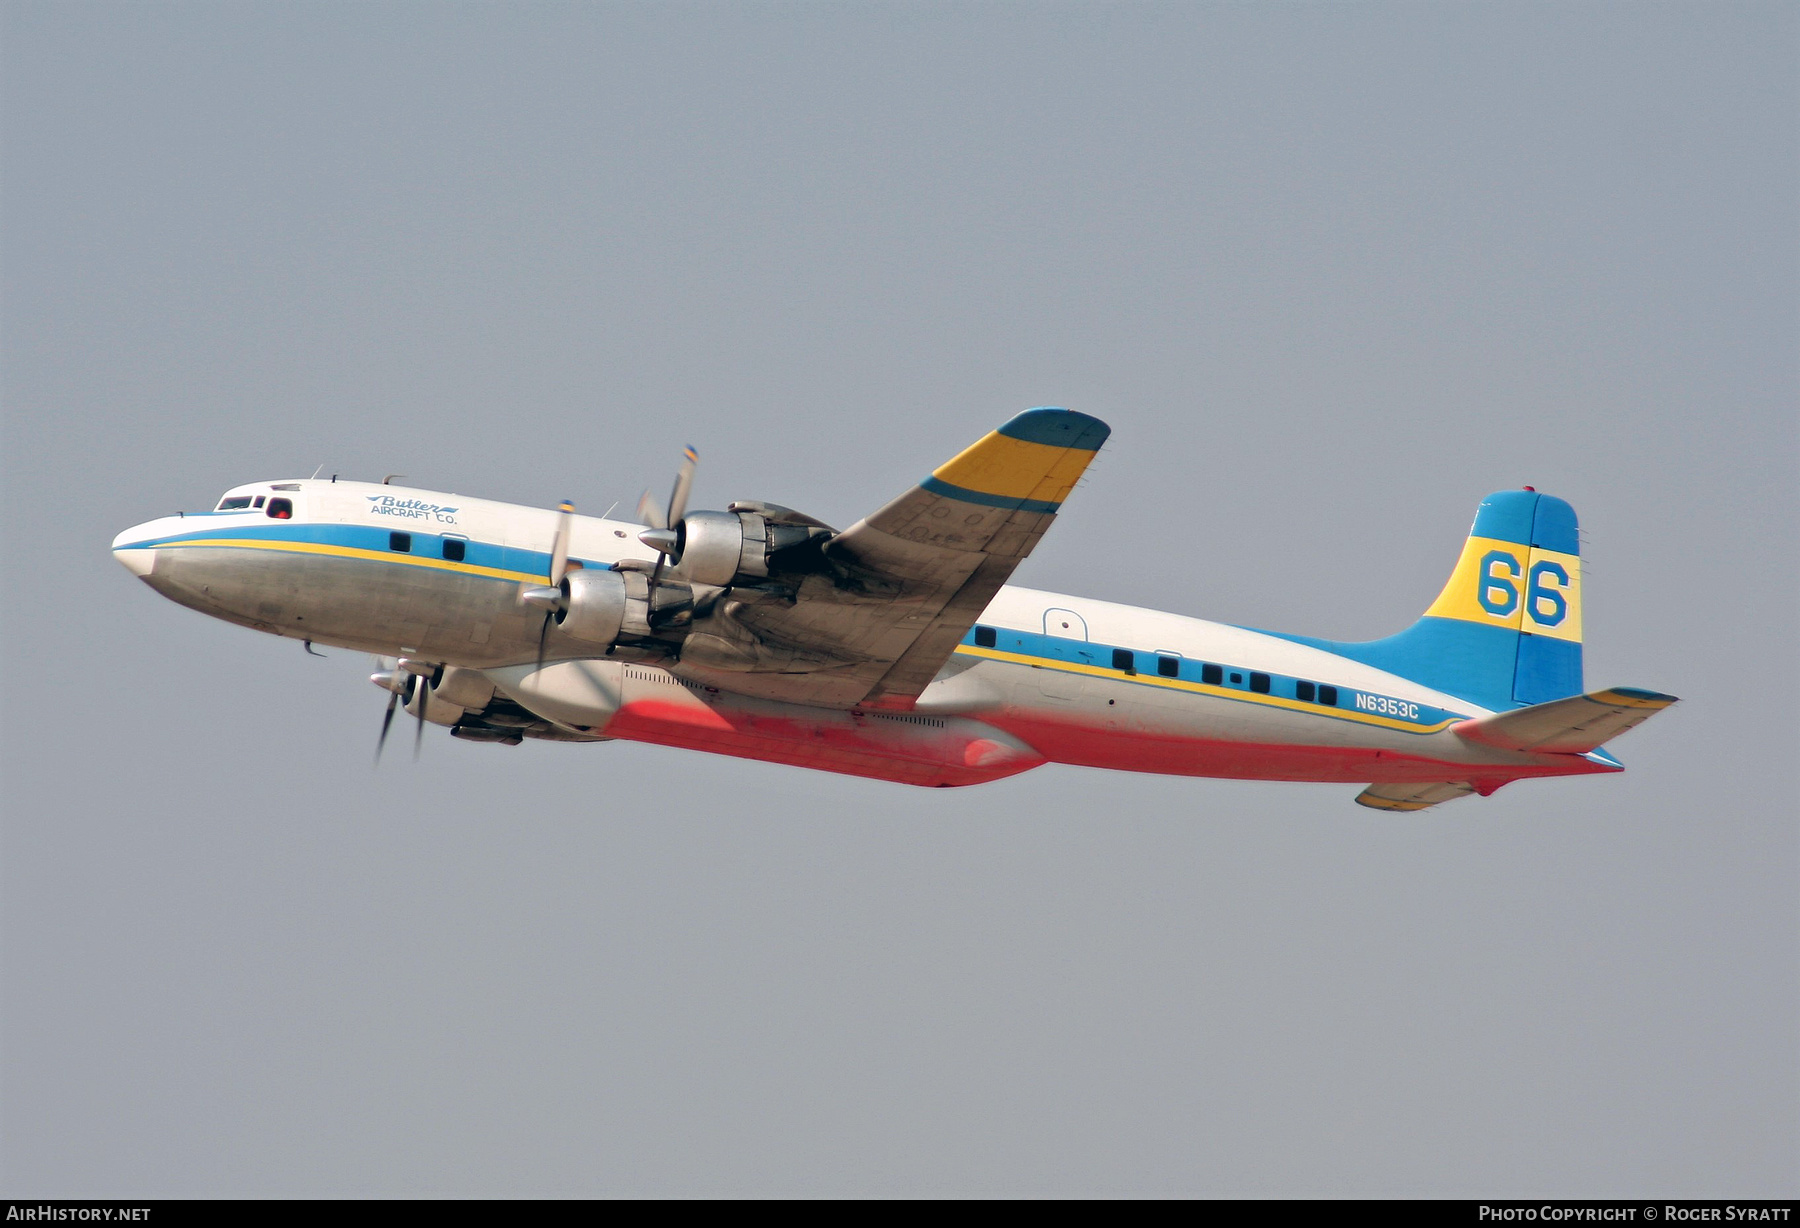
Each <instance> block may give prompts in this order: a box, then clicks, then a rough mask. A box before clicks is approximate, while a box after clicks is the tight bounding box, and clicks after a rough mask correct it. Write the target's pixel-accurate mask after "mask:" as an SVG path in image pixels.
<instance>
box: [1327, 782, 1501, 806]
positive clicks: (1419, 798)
mask: <svg viewBox="0 0 1800 1228" xmlns="http://www.w3.org/2000/svg"><path fill="white" fill-rule="evenodd" d="M1473 792H1475V786H1474V785H1472V784H1469V783H1468V782H1466V781H1460V780H1446V781H1442V782H1440V783H1437V784H1427V785H1419V784H1399V785H1370V786H1369V787H1368V788H1366V789H1364V790H1363V791H1362V792H1361V793H1358V794H1357V795H1356V804H1357V805H1358V806H1368V807H1369V808H1371V809H1373V810H1424V809H1425V808H1426V807H1427V806H1436V805H1438V804H1440V803H1442V802H1448V801H1454V800H1455V799H1457V798H1459V797H1467V796H1468V795H1469V794H1471V793H1473Z"/></svg>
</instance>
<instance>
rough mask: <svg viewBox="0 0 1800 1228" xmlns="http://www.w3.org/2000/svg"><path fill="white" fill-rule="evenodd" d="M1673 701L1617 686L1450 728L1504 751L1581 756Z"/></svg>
mask: <svg viewBox="0 0 1800 1228" xmlns="http://www.w3.org/2000/svg"><path fill="white" fill-rule="evenodd" d="M1674 702H1676V700H1675V697H1674V696H1673V695H1664V694H1662V693H1660V692H1658V691H1641V690H1638V689H1637V688H1636V687H1624V686H1616V687H1613V688H1612V689H1610V690H1606V691H1594V692H1592V693H1590V694H1587V695H1571V696H1570V697H1569V698H1567V699H1553V700H1551V701H1550V702H1549V703H1544V704H1533V705H1532V706H1531V707H1529V708H1516V709H1514V710H1513V711H1511V712H1496V713H1495V714H1494V715H1493V716H1483V717H1478V718H1477V719H1475V720H1472V721H1463V722H1461V723H1460V724H1457V725H1455V726H1453V729H1454V730H1455V732H1456V734H1457V736H1458V737H1461V738H1464V739H1466V740H1467V741H1470V742H1480V743H1481V744H1482V745H1484V746H1497V747H1499V748H1500V749H1502V750H1522V751H1535V752H1539V753H1545V752H1552V753H1559V754H1569V755H1583V754H1586V753H1587V752H1588V751H1591V750H1593V749H1595V748H1596V747H1598V746H1601V745H1603V744H1604V743H1607V742H1610V741H1612V740H1613V739H1614V738H1616V737H1618V736H1619V735H1620V734H1622V733H1624V732H1625V731H1626V730H1628V729H1634V728H1636V727H1637V726H1639V725H1641V724H1643V723H1644V722H1645V721H1647V720H1649V719H1650V718H1651V717H1653V716H1655V715H1656V714H1657V713H1658V712H1661V711H1662V710H1663V709H1664V708H1666V707H1668V706H1669V705H1670V704H1672V703H1674Z"/></svg>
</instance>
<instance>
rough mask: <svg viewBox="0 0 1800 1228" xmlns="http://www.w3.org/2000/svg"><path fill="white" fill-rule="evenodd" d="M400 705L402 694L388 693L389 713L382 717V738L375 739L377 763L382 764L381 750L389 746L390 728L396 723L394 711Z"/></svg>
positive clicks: (396, 692)
mask: <svg viewBox="0 0 1800 1228" xmlns="http://www.w3.org/2000/svg"><path fill="white" fill-rule="evenodd" d="M399 705H400V692H398V691H389V692H388V705H387V711H386V712H385V713H383V714H382V717H381V736H380V737H379V738H376V739H375V762H376V764H377V765H379V764H380V763H381V748H382V747H384V746H386V745H387V736H388V726H390V725H392V724H393V723H394V709H395V708H397V707H398V706H399Z"/></svg>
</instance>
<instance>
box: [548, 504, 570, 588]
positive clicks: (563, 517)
mask: <svg viewBox="0 0 1800 1228" xmlns="http://www.w3.org/2000/svg"><path fill="white" fill-rule="evenodd" d="M556 510H557V512H558V516H557V519H556V537H555V539H554V540H553V541H552V542H551V543H550V587H551V588H555V587H556V586H557V585H559V584H561V583H562V581H563V573H565V572H566V571H568V570H569V531H570V529H571V528H572V527H573V526H574V524H575V505H574V504H573V503H570V502H569V501H568V500H567V499H564V500H563V501H562V503H561V504H559V505H558V506H557V509H556Z"/></svg>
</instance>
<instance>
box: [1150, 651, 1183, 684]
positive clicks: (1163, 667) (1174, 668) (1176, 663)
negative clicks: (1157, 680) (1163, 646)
mask: <svg viewBox="0 0 1800 1228" xmlns="http://www.w3.org/2000/svg"><path fill="white" fill-rule="evenodd" d="M1156 672H1157V673H1159V674H1161V675H1162V676H1163V677H1165V678H1175V677H1179V676H1180V674H1181V658H1180V657H1165V656H1163V655H1162V654H1161V653H1158V654H1157V656H1156Z"/></svg>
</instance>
